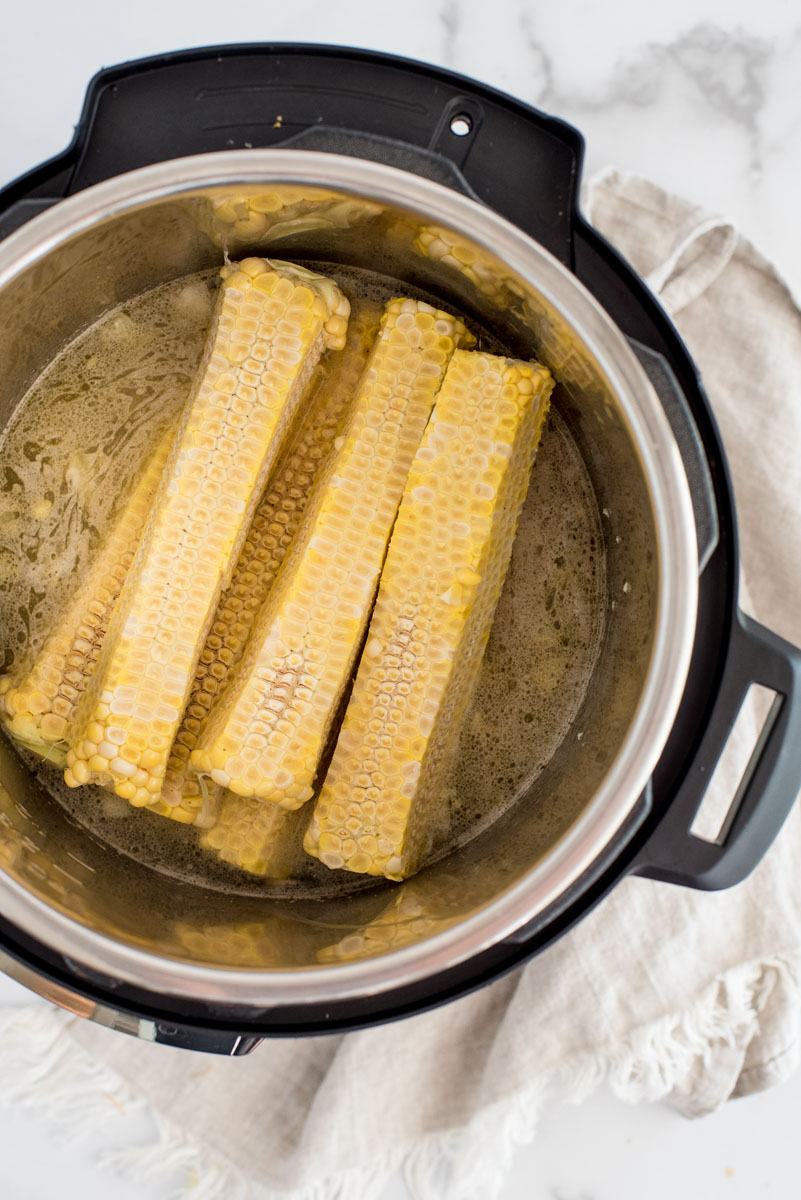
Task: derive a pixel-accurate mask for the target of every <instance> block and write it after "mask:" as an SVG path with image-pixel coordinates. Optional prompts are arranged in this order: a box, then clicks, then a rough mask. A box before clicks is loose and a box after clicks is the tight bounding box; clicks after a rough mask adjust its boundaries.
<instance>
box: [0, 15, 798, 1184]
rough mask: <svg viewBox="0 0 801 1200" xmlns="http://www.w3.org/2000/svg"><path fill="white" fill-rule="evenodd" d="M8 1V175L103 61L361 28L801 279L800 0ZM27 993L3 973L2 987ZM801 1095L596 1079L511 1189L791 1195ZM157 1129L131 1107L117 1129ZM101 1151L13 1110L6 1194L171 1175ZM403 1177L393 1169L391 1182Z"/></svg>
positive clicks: (64, 132)
mask: <svg viewBox="0 0 801 1200" xmlns="http://www.w3.org/2000/svg"><path fill="white" fill-rule="evenodd" d="M2 11H3V15H4V18H5V19H4V21H3V27H4V28H3V38H2V41H1V42H0V185H2V184H3V183H5V182H6V181H8V180H10V179H12V178H13V177H14V176H15V175H17V174H19V173H21V172H22V171H24V170H26V169H28V168H29V167H31V166H33V165H35V164H37V163H38V162H40V161H41V160H42V159H44V158H46V157H48V156H50V155H52V154H55V153H57V152H58V151H59V150H61V149H62V148H63V146H64V145H65V144H66V143H67V141H68V140H69V138H70V135H71V130H72V123H73V122H74V121H75V120H76V119H77V117H78V113H79V110H80V105H81V100H82V97H83V92H84V89H85V86H86V83H87V81H88V79H89V77H90V76H91V75H92V74H93V72H94V71H96V70H97V69H98V68H99V67H101V66H110V65H113V64H114V63H117V62H120V61H123V60H125V59H129V58H137V57H140V56H142V55H147V54H155V53H159V52H161V51H164V50H172V49H180V48H183V47H186V46H192V45H209V44H217V43H223V42H237V41H243V42H244V41H260V40H262V41H268V40H269V41H279V40H295V41H315V42H329V43H344V44H351V45H359V46H366V47H371V48H374V49H379V50H387V51H393V52H395V53H398V54H405V55H409V56H412V57H417V58H422V59H428V60H430V61H433V62H436V63H440V64H442V65H444V66H448V67H452V68H454V69H455V70H458V71H462V72H465V73H467V74H472V75H475V76H477V77H479V78H481V79H483V80H485V81H487V82H488V83H491V84H493V85H495V86H496V87H500V88H503V89H506V90H507V91H510V92H513V93H514V94H516V95H518V96H520V97H521V98H522V99H524V100H527V101H529V102H530V103H533V104H536V105H539V106H540V107H542V108H544V109H546V110H549V111H551V112H553V113H555V114H557V115H559V116H561V117H564V118H565V119H567V120H568V121H571V122H573V123H574V124H576V125H577V126H578V127H579V128H581V129H582V131H583V132H584V134H585V136H586V139H587V170H588V171H592V170H594V169H595V168H597V167H600V166H602V165H603V164H605V163H608V162H613V163H615V164H616V165H618V166H621V167H624V168H627V169H630V170H633V171H637V172H640V173H642V174H644V175H647V176H650V177H651V178H652V179H654V180H656V181H657V182H658V183H661V184H662V185H664V186H666V187H668V188H672V189H673V190H675V191H678V192H682V193H684V194H686V195H688V196H691V197H693V198H694V199H696V200H699V201H700V202H702V203H703V204H705V205H707V206H708V207H709V208H711V209H713V210H715V211H720V212H723V213H725V214H726V215H728V216H730V217H732V218H733V219H734V220H735V222H736V223H737V224H738V225H739V226H740V228H741V229H742V230H743V231H744V232H745V233H746V234H747V235H748V236H749V237H750V238H751V239H752V240H753V241H754V242H755V243H756V244H757V246H758V247H759V248H760V249H761V250H762V251H763V253H764V254H766V255H767V256H768V257H770V258H772V259H773V260H774V261H775V262H776V263H777V264H778V266H779V268H780V270H781V271H782V272H783V274H784V275H785V277H786V279H787V280H788V282H789V283H790V284H791V286H792V287H793V289H794V290H795V292H796V294H797V295H801V237H799V235H798V210H799V195H798V193H799V190H801V2H799V0H758V2H753V0H751V2H747V0H670V2H669V3H661V4H658V3H649V2H646V0H641V2H638V0H607V2H606V3H604V4H601V3H598V2H597V0H596V2H595V3H593V2H591V0H548V2H547V3H546V2H545V0H528V2H527V0H489V2H487V0H441V2H440V3H424V2H422V0H405V3H403V4H394V5H390V4H388V3H386V0H384V2H383V3H379V2H378V0H373V2H371V3H367V2H365V0H354V2H352V3H348V2H347V0H345V2H343V0H340V3H338V4H334V3H333V2H332V0H326V3H323V2H322V0H294V2H293V0H282V2H281V3H277V2H276V0H237V2H236V3H235V4H226V3H224V0H214V2H213V3H212V2H210V0H137V2H136V3H135V4H131V5H120V4H110V3H101V2H100V0H73V3H65V2H64V0H60V2H59V0H38V3H36V4H30V3H28V4H25V3H19V2H17V3H15V4H13V5H12V4H11V0H5V3H4V4H3V6H2ZM26 998H27V997H26V994H25V993H23V992H22V991H21V989H19V988H17V987H16V985H13V984H11V983H9V982H8V981H2V980H1V979H0V1004H3V1003H20V1002H23V1001H25V1000H26ZM2 1088H3V1082H2V1080H1V1079H0V1095H1V1094H2ZM799 1111H801V1076H798V1077H796V1079H794V1080H793V1081H791V1082H790V1083H789V1084H787V1085H785V1087H784V1088H782V1089H779V1090H777V1091H775V1092H773V1093H769V1094H767V1095H765V1096H761V1097H755V1098H752V1099H749V1100H741V1101H737V1102H735V1103H733V1104H731V1105H728V1106H727V1107H726V1108H725V1109H724V1110H722V1111H721V1112H720V1113H717V1114H715V1115H714V1116H712V1117H709V1118H706V1119H704V1120H703V1121H699V1122H696V1123H692V1124H691V1123H688V1122H686V1121H683V1120H682V1119H681V1118H679V1117H677V1116H675V1115H674V1114H672V1113H671V1112H669V1111H667V1110H666V1109H663V1108H660V1107H653V1108H636V1109H632V1108H626V1107H624V1106H623V1105H621V1104H619V1103H618V1102H616V1101H614V1100H613V1099H611V1098H610V1097H609V1096H607V1095H605V1094H601V1095H599V1096H596V1097H594V1098H593V1099H592V1100H591V1101H590V1102H588V1103H587V1104H585V1105H584V1106H582V1107H581V1108H578V1109H560V1110H557V1111H554V1112H552V1113H550V1114H548V1115H547V1116H546V1118H545V1120H544V1121H543V1124H542V1128H541V1131H540V1134H539V1136H538V1138H537V1140H536V1141H535V1142H534V1143H533V1144H532V1146H530V1147H527V1148H525V1149H523V1150H521V1151H520V1152H519V1154H518V1157H517V1161H516V1164H515V1167H514V1170H513V1172H512V1175H511V1177H510V1179H509V1181H508V1184H507V1186H506V1187H505V1189H504V1193H503V1195H504V1200H635V1198H636V1200H641V1198H642V1197H643V1196H647V1197H648V1198H649V1200H675V1198H676V1197H685V1198H686V1200H718V1198H721V1200H758V1198H759V1197H762V1196H764V1197H765V1198H766V1200H796V1198H797V1197H798V1196H799V1195H801V1184H799V1175H800V1174H801V1170H800V1169H799V1167H800V1166H801V1164H800V1163H799V1158H798V1153H797V1150H796V1146H797V1143H798V1132H797V1128H798V1119H797V1114H798V1113H799ZM147 1132H148V1131H147V1126H146V1122H145V1121H144V1120H143V1119H142V1120H138V1119H137V1120H133V1119H132V1118H127V1119H126V1118H125V1117H123V1116H121V1117H120V1130H119V1135H118V1136H119V1138H120V1139H121V1140H124V1141H127V1142H129V1143H135V1142H137V1141H140V1140H143V1139H144V1138H145V1137H146V1136H147ZM115 1136H117V1135H115ZM100 1148H101V1147H100V1143H99V1138H98V1137H97V1135H95V1136H93V1135H92V1131H91V1130H88V1131H87V1140H86V1141H85V1143H84V1144H82V1145H78V1144H76V1142H75V1140H74V1138H73V1137H72V1136H70V1139H69V1141H68V1142H67V1143H65V1144H61V1143H59V1141H58V1139H57V1138H56V1137H54V1135H53V1132H52V1130H51V1129H50V1128H49V1127H48V1126H47V1125H46V1124H45V1123H44V1122H43V1121H42V1120H41V1119H40V1118H37V1117H35V1116H32V1115H30V1114H27V1113H8V1112H6V1111H3V1110H0V1198H2V1200H41V1198H42V1197H44V1196H57V1197H59V1198H60V1200H163V1198H166V1197H167V1196H168V1195H169V1194H170V1189H169V1188H168V1187H163V1188H162V1187H156V1186H153V1185H151V1184H145V1185H138V1186H137V1185H133V1184H130V1183H125V1182H121V1181H117V1180H115V1179H109V1178H108V1177H107V1176H104V1175H100V1174H99V1173H98V1172H97V1170H96V1169H95V1168H94V1166H93V1165H92V1159H93V1156H94V1154H95V1153H96V1152H97V1151H98V1150H99V1149H100ZM176 1182H179V1181H176ZM404 1195H405V1190H404V1188H403V1186H402V1184H401V1183H400V1182H399V1181H398V1182H397V1183H396V1184H394V1185H393V1186H392V1187H391V1188H390V1189H389V1190H388V1191H387V1192H386V1193H385V1195H384V1196H383V1197H382V1198H381V1200H401V1198H402V1197H403V1196H404ZM221 1200H225V1198H224V1197H221Z"/></svg>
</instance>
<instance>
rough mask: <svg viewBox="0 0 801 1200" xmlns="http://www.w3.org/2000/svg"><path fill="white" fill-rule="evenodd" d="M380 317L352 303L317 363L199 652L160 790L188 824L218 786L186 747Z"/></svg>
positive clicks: (247, 626) (256, 601) (301, 504)
mask: <svg viewBox="0 0 801 1200" xmlns="http://www.w3.org/2000/svg"><path fill="white" fill-rule="evenodd" d="M379 318H380V308H379V306H378V305H377V304H375V303H374V302H372V301H359V302H357V303H356V305H355V306H354V309H353V312H352V313H351V318H350V322H349V324H348V332H347V341H346V344H345V348H344V350H343V351H342V352H341V353H340V354H332V355H329V356H327V357H326V358H325V359H323V361H322V362H321V364H320V366H319V367H318V370H317V373H316V376H315V379H314V382H313V385H312V388H311V389H310V394H309V396H308V399H304V413H303V415H302V418H301V419H300V420H299V422H298V426H297V430H296V432H295V434H294V436H293V437H292V439H291V441H290V444H289V445H288V446H287V447H286V449H285V450H284V451H283V452H282V454H281V458H280V460H279V463H278V465H277V467H276V469H275V473H274V475H273V476H272V478H271V479H270V481H269V484H268V486H267V490H266V492H265V493H264V495H263V496H262V498H261V500H260V501H259V506H258V508H257V509H256V515H255V516H254V518H253V521H252V523H251V526H250V528H249V530H248V533H247V538H246V540H245V544H244V546H243V547H242V552H241V554H240V555H239V560H238V562H237V565H236V570H235V571H234V574H233V576H232V579H231V582H230V584H229V586H228V587H227V588H226V590H225V592H224V594H223V597H222V599H221V600H220V603H219V605H218V608H217V612H216V613H215V615H214V621H213V623H212V626H211V630H210V632H209V635H208V637H207V638H206V644H205V645H204V647H203V650H202V652H201V655H200V661H199V662H198V666H197V672H196V674H195V679H194V682H193V684H192V691H191V693H190V696H189V702H188V703H187V706H186V710H185V712H184V716H183V719H182V721H181V726H180V728H179V730H178V735H177V737H176V739H175V744H174V745H173V748H172V751H171V753H170V757H169V761H168V763H167V770H166V773H165V776H164V786H163V788H162V793H161V798H160V799H159V801H158V802H157V805H156V806H155V811H157V812H159V813H160V814H161V815H162V816H174V817H175V819H176V820H179V821H183V822H185V823H187V824H195V823H202V824H204V825H205V823H206V822H205V817H207V816H208V812H209V803H210V800H211V798H212V797H211V793H214V792H216V791H217V785H216V784H214V783H212V782H211V781H209V782H208V783H207V784H205V785H204V788H205V792H206V796H205V802H204V795H203V793H202V791H201V786H200V781H199V779H198V776H197V774H196V773H195V772H193V771H190V770H189V754H190V751H191V750H193V749H194V748H195V746H196V744H197V731H198V729H199V725H200V721H201V720H203V719H205V718H206V717H207V716H208V713H209V710H210V709H211V706H212V704H213V703H214V701H215V700H216V698H217V696H219V695H220V694H221V691H222V689H223V687H224V686H225V683H226V681H227V680H228V679H229V678H230V677H231V675H232V673H233V671H234V670H235V668H236V666H237V664H238V663H239V660H240V658H241V655H242V650H243V648H244V645H245V640H246V638H247V636H248V634H249V633H250V630H251V628H252V625H253V622H254V620H255V617H256V614H257V613H258V612H259V610H260V609H261V606H262V604H263V603H264V600H265V598H266V596H267V592H268V591H269V588H270V586H271V585H272V582H273V580H274V579H275V576H276V573H277V571H278V568H279V567H280V565H281V563H282V562H283V560H284V555H285V554H286V552H287V548H288V546H289V543H290V542H291V541H292V538H293V536H294V534H295V531H296V530H297V528H298V526H299V524H300V521H301V517H302V515H303V512H304V509H305V507H306V504H307V502H308V499H309V494H310V492H311V489H312V485H313V483H314V481H315V479H316V478H317V476H318V475H319V473H320V471H321V469H322V468H323V467H324V465H325V463H326V461H327V459H328V458H329V457H330V456H331V454H332V452H333V445H334V438H335V437H336V433H337V430H338V428H339V426H340V424H341V422H342V419H343V415H344V414H345V413H346V411H347V410H348V408H349V406H350V405H351V404H352V402H353V398H354V395H355V393H356V388H357V386H358V383H359V379H360V377H361V375H362V372H363V370H364V366H365V363H366V360H367V355H368V354H369V351H370V345H371V343H372V341H373V340H374V338H375V335H376V331H377V329H378V322H379ZM235 807H236V806H235V804H234V803H233V801H232V799H231V798H228V799H227V801H226V804H225V806H224V811H225V813H227V814H229V815H230V816H231V819H234V810H235ZM173 808H174V810H175V811H174V812H171V811H170V810H171V809H173ZM204 814H205V817H204Z"/></svg>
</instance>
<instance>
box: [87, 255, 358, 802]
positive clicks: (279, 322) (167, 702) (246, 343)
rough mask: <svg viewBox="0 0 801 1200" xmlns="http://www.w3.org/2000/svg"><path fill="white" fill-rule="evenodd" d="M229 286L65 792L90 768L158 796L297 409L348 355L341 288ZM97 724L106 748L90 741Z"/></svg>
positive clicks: (94, 774) (298, 273)
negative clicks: (331, 354) (325, 366)
mask: <svg viewBox="0 0 801 1200" xmlns="http://www.w3.org/2000/svg"><path fill="white" fill-rule="evenodd" d="M223 281H224V282H223V285H222V287H221V289H220V296H219V300H218V306H217V310H216V313H215V317H214V321H213V323H212V328H211V333H210V335H209V341H208V343H207V346H206V352H205V355H204V359H203V363H202V365H201V368H200V371H199V373H198V377H197V380H196V383H195V386H194V388H193V390H192V394H191V395H190V397H189V400H188V402H187V406H186V409H185V411H184V417H183V422H182V425H181V428H180V430H179V432H178V434H177V437H176V444H175V447H174V449H173V452H172V455H171V457H170V461H169V464H168V466H167V469H166V471H165V473H164V479H163V482H162V486H161V488H160V490H159V493H158V495H157V497H156V501H155V504H154V506H153V512H152V514H151V517H150V521H149V524H148V527H147V530H146V532H145V535H144V537H143V540H142V543H141V544H140V547H139V550H138V551H137V555H136V558H135V560H134V563H133V566H132V568H131V570H130V572H129V574H128V577H127V579H126V581H125V584H124V586H123V589H122V592H121V594H120V598H119V601H118V603H117V606H116V608H115V610H114V614H113V616H112V619H111V622H110V624H109V629H108V633H107V636H106V639H105V642H104V644H103V648H102V650H101V653H100V658H99V661H98V664H97V669H96V671H95V673H94V676H93V677H92V679H91V681H90V683H89V686H88V688H87V690H86V693H85V695H84V697H83V700H82V702H81V704H80V706H79V708H78V711H77V712H76V714H75V719H74V722H73V730H72V735H71V737H70V750H69V753H68V755H67V770H66V772H65V774H64V779H65V781H66V783H67V784H69V785H70V786H77V784H78V776H77V774H76V770H75V768H76V766H77V764H78V763H80V762H85V763H86V764H87V765H88V767H89V770H90V782H98V783H104V784H105V783H110V784H111V785H112V786H113V787H114V788H115V790H116V789H117V788H118V787H119V786H120V785H124V784H125V783H126V781H129V780H130V781H131V782H132V783H133V784H134V785H135V787H136V792H135V794H134V796H132V797H129V798H130V803H132V804H134V805H137V806H139V805H145V804H152V803H153V802H154V801H155V800H156V799H157V797H158V794H159V792H160V790H161V784H162V779H163V777H164V773H165V771H166V768H167V762H168V759H169V754H170V747H171V744H172V741H173V738H174V737H175V734H176V732H177V730H178V726H179V723H180V720H181V717H182V715H183V711H184V706H185V704H186V701H187V699H188V695H189V691H190V688H191V685H192V680H193V678H194V675H195V669H196V667H197V662H198V659H199V657H200V652H201V650H202V648H203V643H204V641H205V638H206V633H207V631H208V628H209V626H210V624H211V621H212V619H213V616H214V610H215V608H216V607H217V603H218V601H219V599H220V595H221V594H222V591H223V589H224V587H225V586H226V585H227V583H228V581H229V579H230V575H231V571H232V569H233V566H234V564H235V562H236V557H237V555H238V552H239V550H240V548H241V546H242V543H243V541H244V538H245V534H246V531H247V526H248V523H249V521H250V518H251V517H252V515H253V511H254V509H255V506H256V502H257V500H258V497H259V493H260V491H261V489H262V487H263V485H264V483H265V481H266V478H267V475H268V474H269V472H270V471H271V469H272V467H273V466H274V464H275V461H276V458H277V455H278V453H279V451H280V449H281V445H282V442H283V440H284V438H285V437H286V435H287V433H288V431H289V428H290V425H291V423H292V419H293V417H294V415H295V411H296V408H297V406H298V402H299V400H300V397H301V395H302V393H303V391H304V389H305V386H306V384H307V383H308V381H309V379H310V376H311V373H312V371H313V370H314V367H315V364H316V362H317V360H318V359H319V357H320V355H321V353H322V351H323V349H324V348H325V347H326V345H328V346H331V347H333V348H336V349H341V347H342V346H343V344H344V334H345V328H346V323H347V314H348V312H349V305H348V302H347V300H345V298H344V297H343V296H342V293H341V292H340V291H339V289H338V288H337V287H336V285H335V284H334V283H333V281H331V280H329V279H324V278H323V277H322V276H317V275H312V274H311V272H309V271H306V270H304V269H302V268H299V267H293V266H290V265H289V264H279V263H272V264H270V263H268V262H266V261H265V260H264V259H256V258H249V259H245V260H243V261H242V262H241V263H240V264H239V265H238V266H237V265H233V266H230V267H226V268H224V270H223ZM95 724H96V725H97V726H98V727H99V729H100V730H101V732H102V741H101V740H96V739H95V738H93V737H92V734H91V732H90V727H92V726H93V725H95ZM148 751H153V752H154V753H153V755H148V756H147V757H146V758H144V759H143V756H144V755H146V754H147V752H148ZM145 762H147V763H148V765H147V766H145V765H144V763H145ZM125 791H126V792H129V791H130V789H129V788H127V787H126V788H125Z"/></svg>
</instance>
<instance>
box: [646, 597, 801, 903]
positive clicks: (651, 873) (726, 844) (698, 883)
mask: <svg viewBox="0 0 801 1200" xmlns="http://www.w3.org/2000/svg"><path fill="white" fill-rule="evenodd" d="M752 684H762V685H763V686H764V687H766V688H769V689H770V690H771V691H773V692H775V694H776V695H775V699H774V701H773V705H772V707H771V709H770V712H769V714H768V717H767V719H766V721H765V723H764V725H763V727H762V731H761V733H760V735H759V738H758V740H757V743H756V745H755V747H754V749H753V751H752V753H751V758H750V760H749V762H748V765H747V767H746V769H745V771H744V773H743V776H742V779H741V781H740V785H739V787H738V789H737V792H736V793H735V795H734V798H733V799H732V802H731V805H730V807H729V810H728V813H727V816H726V819H725V821H724V823H723V827H722V829H721V831H720V834H719V835H718V838H717V839H716V840H715V841H706V840H705V839H703V838H701V837H698V836H697V835H696V834H694V833H692V832H691V828H690V827H691V825H692V823H693V821H694V819H695V816H696V813H697V812H698V809H699V808H700V806H701V801H702V800H703V798H704V795H705V793H706V790H707V787H708V786H709V782H710V780H711V778H712V774H713V772H714V769H715V766H716V765H717V762H718V760H719V758H720V756H721V754H722V753H723V750H724V748H725V746H726V743H727V741H728V738H729V734H730V733H731V730H732V726H733V724H734V722H735V720H736V719H737V715H738V713H739V711H740V707H741V705H742V703H743V701H744V700H745V697H746V695H747V693H748V689H749V687H750V686H751V685H752ZM799 788H801V650H799V649H797V648H796V647H795V646H793V645H792V644H791V643H790V642H787V641H785V640H784V639H783V638H780V637H779V636H778V635H777V634H775V633H773V632H771V630H769V629H766V628H765V626H764V625H760V624H759V623H758V622H757V621H754V620H752V618H751V617H748V616H746V615H745V614H744V613H742V612H741V611H740V610H739V609H737V611H736V614H735V619H734V623H733V625H732V636H731V640H730V642H729V650H728V654H727V658H726V665H725V668H724V672H723V679H722V682H721V687H720V691H719V693H718V699H717V701H716V704H715V708H714V710H713V712H712V716H711V718H710V720H709V723H708V725H707V728H706V731H705V733H704V736H703V739H702V741H701V744H700V745H699V746H698V748H697V750H696V752H695V755H694V757H693V760H692V763H691V765H690V769H689V771H688V772H687V774H686V776H685V778H684V781H683V782H682V784H681V786H680V788H679V790H678V792H677V794H676V795H675V797H674V798H673V800H672V801H671V803H670V807H669V808H668V810H667V812H666V814H665V816H664V817H663V818H662V820H661V821H660V822H659V825H658V826H657V827H656V829H655V830H654V832H653V834H652V835H651V837H650V839H649V840H648V841H647V842H646V844H645V846H644V847H643V848H642V850H641V851H640V852H639V853H638V855H637V857H636V859H635V862H634V865H633V867H632V873H633V874H635V875H642V876H644V877H646V878H648V879H658V880H662V881H664V882H667V883H678V884H682V885H684V886H685V887H693V888H699V889H703V890H704V891H718V890H720V889H722V888H728V887H732V886H733V885H734V884H736V883H740V882H741V880H743V879H745V878H746V876H747V875H749V874H750V872H751V871H752V870H753V869H754V867H756V865H757V864H758V863H759V861H760V859H761V858H762V856H763V855H764V854H765V852H766V851H767V849H768V847H769V846H770V844H771V842H772V841H773V840H774V838H775V837H776V835H777V834H778V832H779V830H780V829H781V827H782V825H783V823H784V821H785V819H786V817H787V816H788V814H789V812H790V809H791V808H792V805H793V803H794V801H795V799H796V796H797V795H798V792H799Z"/></svg>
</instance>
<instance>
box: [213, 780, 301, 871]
mask: <svg viewBox="0 0 801 1200" xmlns="http://www.w3.org/2000/svg"><path fill="white" fill-rule="evenodd" d="M305 818H306V814H305V812H300V811H295V812H292V811H290V810H289V809H286V808H282V807H281V806H280V805H279V804H269V803H268V802H267V801H266V800H256V799H254V798H253V797H252V796H250V797H245V796H237V795H235V794H234V792H228V791H226V792H223V797H222V802H221V805H220V815H219V817H218V819H217V821H216V822H215V824H214V825H213V826H212V828H211V829H209V830H208V831H207V832H206V833H204V834H203V836H202V837H201V839H200V844H201V846H203V847H204V848H205V849H206V850H211V851H212V852H213V853H215V854H216V855H217V857H218V858H221V859H222V860H223V862H227V863H230V864H231V865H232V866H234V867H239V869H240V870H241V871H248V872H249V873H250V874H251V875H268V876H269V877H270V878H271V879H287V878H288V877H289V876H290V875H291V873H292V867H293V864H294V861H295V858H296V857H297V855H298V852H299V848H300V847H299V839H298V838H297V837H296V833H297V830H298V824H299V822H300V821H301V820H305Z"/></svg>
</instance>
